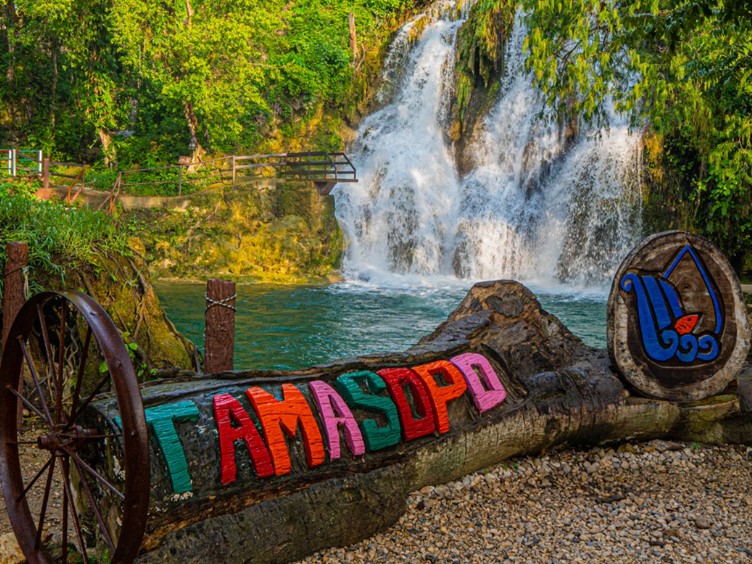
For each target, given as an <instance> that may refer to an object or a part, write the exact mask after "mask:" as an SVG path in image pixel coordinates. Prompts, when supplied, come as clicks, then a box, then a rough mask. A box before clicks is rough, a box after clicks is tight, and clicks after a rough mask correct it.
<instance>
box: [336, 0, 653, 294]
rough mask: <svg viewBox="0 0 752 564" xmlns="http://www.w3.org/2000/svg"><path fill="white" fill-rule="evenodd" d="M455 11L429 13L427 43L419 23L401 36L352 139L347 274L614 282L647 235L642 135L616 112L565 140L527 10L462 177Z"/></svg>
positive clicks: (435, 280) (345, 206) (340, 190)
mask: <svg viewBox="0 0 752 564" xmlns="http://www.w3.org/2000/svg"><path fill="white" fill-rule="evenodd" d="M443 6H444V8H445V9H441V10H434V11H432V12H430V13H429V15H427V16H423V17H428V18H430V23H429V24H428V25H427V26H426V27H425V31H424V32H423V34H422V36H421V37H420V38H419V40H417V41H415V42H414V43H412V44H411V43H410V42H409V41H408V40H407V38H408V37H409V35H410V29H411V27H412V26H414V25H415V22H410V23H408V24H407V25H406V26H405V27H404V28H403V30H402V31H401V32H400V33H399V34H397V38H396V40H395V43H394V47H393V50H392V52H391V53H390V55H389V57H388V58H387V65H386V66H385V73H386V74H385V84H386V85H387V87H386V88H385V90H384V91H383V92H382V94H383V98H382V100H381V102H382V103H383V104H384V105H383V107H382V108H381V109H380V110H378V111H376V112H375V113H373V114H372V115H370V116H369V117H368V118H366V119H365V120H364V121H363V123H362V124H361V126H360V128H359V130H358V137H357V140H356V142H355V143H354V144H353V146H352V147H351V153H352V160H353V162H354V163H355V165H356V167H357V169H358V173H359V176H360V183H359V184H355V185H353V184H350V185H346V186H340V187H337V188H336V189H335V191H334V192H333V193H334V195H335V200H336V209H337V217H338V219H339V220H340V223H341V225H342V227H343V229H344V230H345V232H346V234H347V237H348V240H349V246H348V249H347V253H346V257H345V261H344V273H345V276H346V277H348V278H350V279H352V280H362V281H369V282H371V283H375V284H382V285H384V284H386V285H389V284H397V285H400V286H405V285H407V286H409V285H410V284H416V285H426V284H427V285H431V284H435V285H442V286H443V285H451V284H453V283H454V281H456V283H458V284H461V285H464V284H467V283H468V282H469V281H472V280H479V279H489V278H513V279H518V280H521V281H524V282H527V283H529V284H533V285H534V286H536V287H539V288H541V287H542V288H557V289H560V288H561V287H562V286H564V287H568V288H572V287H575V288H580V289H581V288H586V287H599V286H600V287H602V286H604V285H606V284H608V283H609V282H610V279H611V277H612V275H613V273H614V271H615V270H616V268H617V266H618V264H619V263H620V262H621V260H622V259H623V257H624V256H625V255H626V253H627V252H628V251H629V249H630V248H631V247H632V246H634V244H636V242H637V241H638V240H639V237H640V229H641V223H640V200H641V198H640V186H639V162H640V154H639V150H640V137H639V134H631V133H630V132H629V130H628V128H627V125H626V123H625V122H624V121H623V120H619V119H618V118H617V117H615V116H614V117H612V118H611V123H610V129H609V130H608V131H606V130H601V131H593V130H588V131H586V130H582V131H580V132H579V133H577V134H572V133H570V134H569V135H567V130H566V127H564V126H563V125H562V124H560V123H558V121H557V120H556V119H555V118H554V117H553V116H552V115H550V113H549V112H548V111H547V110H546V109H545V107H544V105H543V102H542V97H541V95H540V93H539V92H538V91H536V90H535V89H534V88H533V87H532V85H531V84H532V81H531V77H530V76H529V75H528V73H526V71H525V69H524V54H523V52H522V42H523V40H524V37H525V32H526V30H525V27H524V25H523V23H522V17H521V16H520V15H519V14H518V16H517V18H516V21H515V26H514V29H513V31H512V34H511V36H510V38H509V40H508V42H507V47H506V55H505V56H506V65H505V68H506V74H505V75H504V76H503V77H502V79H501V85H500V97H499V100H498V102H497V104H496V105H495V107H494V108H493V110H492V111H491V112H489V114H488V116H487V117H486V118H485V120H484V122H483V124H482V126H481V128H480V130H479V131H478V132H477V133H476V135H475V137H474V139H472V140H471V141H470V144H469V147H468V148H467V151H468V154H472V155H473V158H474V163H473V166H472V169H471V170H470V172H469V173H468V174H466V175H465V176H464V177H460V175H459V173H458V170H457V165H456V163H455V160H454V159H455V154H454V148H453V147H452V146H451V144H450V142H449V141H448V135H447V132H446V129H447V127H448V118H447V106H448V100H449V99H450V96H451V88H452V84H453V70H454V69H453V63H454V48H455V39H456V34H457V31H458V29H459V28H460V26H461V25H462V23H463V19H462V18H463V17H464V16H463V15H459V16H457V15H456V10H451V9H446V3H443ZM453 14H454V16H453ZM453 17H456V18H458V19H453Z"/></svg>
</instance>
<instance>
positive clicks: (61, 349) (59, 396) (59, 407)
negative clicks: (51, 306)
mask: <svg viewBox="0 0 752 564" xmlns="http://www.w3.org/2000/svg"><path fill="white" fill-rule="evenodd" d="M67 305H68V304H67V303H66V302H63V306H62V307H61V308H60V342H59V346H58V351H57V380H55V383H56V386H57V393H56V394H55V399H56V402H55V423H60V420H61V419H62V417H63V389H64V388H63V370H64V368H65V319H66V317H68V315H67V314H68V307H67Z"/></svg>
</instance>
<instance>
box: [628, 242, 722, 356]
mask: <svg viewBox="0 0 752 564" xmlns="http://www.w3.org/2000/svg"><path fill="white" fill-rule="evenodd" d="M684 259H690V260H691V261H692V262H693V263H694V267H693V268H696V273H697V276H698V277H699V279H700V280H698V283H699V284H698V287H702V289H703V291H704V292H707V296H708V297H709V298H710V301H711V302H712V304H713V310H714V311H713V312H712V314H713V316H714V318H715V326H714V327H713V328H710V329H708V328H706V329H705V330H699V325H698V321H700V320H701V319H702V317H703V316H704V315H705V314H710V313H711V312H702V311H692V312H687V311H685V310H684V306H683V305H682V296H681V295H680V293H679V291H678V290H677V288H676V286H675V285H674V284H673V283H672V282H671V281H670V280H669V278H670V277H671V274H672V273H673V272H674V270H675V269H676V268H677V266H678V265H679V264H680V263H681V262H682V260H684ZM620 286H621V288H622V290H624V291H625V292H628V293H632V292H634V296H635V300H636V304H637V318H638V321H639V332H640V336H641V340H642V347H643V349H644V350H645V353H646V354H647V356H648V357H649V358H650V359H652V360H654V361H655V362H660V363H664V362H669V361H675V360H678V361H679V362H680V363H683V364H690V363H692V362H694V361H695V360H700V361H704V362H711V361H713V360H715V359H716V358H718V354H719V352H720V350H719V349H720V347H719V344H718V343H719V340H720V336H721V331H722V329H723V313H722V311H721V307H720V304H719V300H718V296H717V295H716V292H715V290H714V289H713V284H712V283H711V280H710V277H709V276H708V273H707V271H706V270H705V268H704V267H703V265H702V262H701V261H700V260H699V259H698V257H697V254H696V253H695V250H694V249H693V248H692V247H691V246H690V245H686V246H685V247H684V248H683V249H682V250H681V251H679V253H678V254H677V255H676V258H674V260H673V262H672V263H671V265H670V266H669V267H668V268H667V269H666V270H665V272H663V273H662V274H659V275H654V274H644V275H643V274H636V273H634V272H630V273H627V274H625V275H624V276H623V277H622V279H621V281H620Z"/></svg>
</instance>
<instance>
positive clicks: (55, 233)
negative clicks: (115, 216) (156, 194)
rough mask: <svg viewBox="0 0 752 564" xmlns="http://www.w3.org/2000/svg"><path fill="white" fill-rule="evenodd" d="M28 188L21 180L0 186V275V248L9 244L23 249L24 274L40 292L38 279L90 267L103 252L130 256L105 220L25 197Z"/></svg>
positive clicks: (1, 264)
mask: <svg viewBox="0 0 752 564" xmlns="http://www.w3.org/2000/svg"><path fill="white" fill-rule="evenodd" d="M34 189H35V187H33V186H31V185H29V184H28V183H23V182H22V183H12V184H11V183H8V182H6V183H0V272H2V271H4V268H5V261H6V260H7V256H6V254H5V247H6V245H7V244H8V243H10V242H14V241H18V242H25V243H27V244H28V246H29V267H28V271H27V274H28V276H29V287H30V290H31V291H32V292H33V291H36V290H40V289H41V288H40V287H39V285H38V283H37V279H38V278H39V277H41V275H47V276H48V275H50V274H54V275H56V276H59V277H60V278H61V279H63V280H64V279H65V275H66V270H67V269H75V268H78V267H80V266H82V265H88V264H90V263H96V262H98V260H97V259H98V257H99V256H101V255H103V254H109V253H119V254H124V255H126V256H127V255H129V254H130V251H129V247H128V243H127V241H126V239H125V237H124V236H123V235H121V234H120V233H119V231H118V229H117V227H116V225H115V224H114V222H113V221H112V219H111V218H110V217H109V216H107V215H105V214H104V213H102V212H97V211H92V210H90V209H88V208H83V207H81V208H79V207H75V206H74V207H68V206H66V205H64V204H63V203H62V202H55V201H49V202H47V201H43V200H39V199H37V198H35V197H34V196H32V195H31V194H32V193H33V191H34ZM0 282H1V279H0ZM0 289H1V288H0Z"/></svg>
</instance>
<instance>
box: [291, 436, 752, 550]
mask: <svg viewBox="0 0 752 564" xmlns="http://www.w3.org/2000/svg"><path fill="white" fill-rule="evenodd" d="M608 560H611V561H614V562H620V563H621V562H651V561H656V562H659V561H665V562H711V561H712V562H723V563H750V562H752V448H750V447H745V446H737V445H725V446H709V445H697V444H696V443H692V444H687V443H679V442H674V441H664V440H655V441H650V442H646V443H639V442H631V443H624V444H621V445H618V446H617V447H613V448H609V447H596V448H593V449H590V450H579V451H578V450H560V451H558V452H555V453H547V454H545V455H544V456H541V457H539V458H521V459H516V460H508V461H506V462H504V463H502V464H499V465H497V466H494V467H491V468H487V469H485V470H483V471H482V472H479V473H477V474H473V475H471V476H466V477H464V478H462V479H461V480H459V481H457V482H453V483H449V484H444V485H437V486H427V487H425V488H423V489H421V490H420V491H419V492H415V493H413V494H412V495H411V496H410V497H409V498H408V500H407V511H406V513H405V514H404V515H403V516H402V517H401V518H400V519H399V521H398V522H397V523H396V524H395V525H394V526H393V527H392V528H390V529H388V530H387V531H385V532H383V533H380V534H377V535H374V536H373V537H371V538H369V539H366V540H364V541H362V542H360V543H357V544H354V545H352V546H349V547H346V548H344V549H343V548H332V549H328V550H324V551H321V552H318V553H316V554H313V555H311V556H309V557H307V558H305V559H304V560H302V561H301V563H305V564H323V563H324V562H327V563H335V562H440V563H454V562H458V563H462V564H464V563H478V564H481V563H482V564H485V563H487V562H545V563H552V564H553V563H558V562H590V561H600V562H603V561H608Z"/></svg>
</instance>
